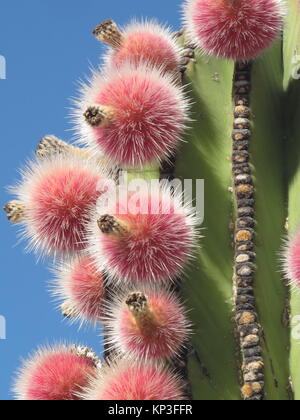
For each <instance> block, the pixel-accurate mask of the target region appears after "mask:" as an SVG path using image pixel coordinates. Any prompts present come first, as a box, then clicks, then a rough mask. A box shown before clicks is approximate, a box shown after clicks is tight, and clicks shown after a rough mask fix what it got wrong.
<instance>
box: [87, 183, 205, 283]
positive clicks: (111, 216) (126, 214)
mask: <svg viewBox="0 0 300 420" xmlns="http://www.w3.org/2000/svg"><path fill="white" fill-rule="evenodd" d="M120 197H121V196H120ZM136 200H137V201H136ZM135 203H136V204H137V205H136V206H135ZM115 204H116V205H115ZM196 225H197V217H196V213H195V211H194V209H193V208H192V207H191V206H189V205H183V204H182V196H181V194H177V193H175V194H174V196H172V195H171V194H170V192H169V191H167V190H165V189H164V188H163V189H155V188H154V189H151V191H145V190H143V191H141V193H140V194H139V195H138V198H137V197H136V196H135V195H130V194H129V197H128V200H127V199H126V198H124V197H121V198H119V199H117V202H116V203H114V204H112V208H111V210H110V207H109V206H108V207H107V206H106V205H105V206H103V207H102V206H101V203H99V204H98V206H97V209H96V213H95V214H94V216H93V218H92V221H91V223H90V225H89V235H88V242H89V246H88V251H89V253H90V255H91V256H92V258H93V259H94V260H95V261H96V263H97V268H98V270H100V271H101V270H105V271H106V273H107V275H108V280H110V281H112V282H120V281H122V282H129V283H132V282H136V283H137V284H143V283H144V284H145V283H146V284H147V283H150V284H157V283H165V284H167V285H168V284H170V281H172V280H175V279H176V277H178V276H179V275H181V274H182V272H183V270H184V268H185V266H186V264H187V262H188V261H189V259H190V257H191V256H192V254H193V251H194V247H195V246H196V239H197V234H198V230H197V229H196Z"/></svg>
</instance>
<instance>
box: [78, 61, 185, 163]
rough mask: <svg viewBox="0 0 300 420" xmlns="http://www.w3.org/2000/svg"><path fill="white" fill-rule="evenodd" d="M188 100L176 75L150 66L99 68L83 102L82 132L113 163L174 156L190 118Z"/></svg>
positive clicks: (81, 111)
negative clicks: (102, 73)
mask: <svg viewBox="0 0 300 420" xmlns="http://www.w3.org/2000/svg"><path fill="white" fill-rule="evenodd" d="M187 109H188V101H187V100H186V98H185V96H184V94H183V90H182V88H181V87H178V86H177V85H176V84H175V82H174V80H173V77H171V76H170V75H165V74H163V72H162V71H161V70H158V69H155V68H153V67H151V66H149V65H145V64H141V65H139V66H133V65H124V66H122V68H121V69H119V70H117V69H114V70H113V69H110V71H109V72H107V74H106V75H105V76H102V75H101V74H99V73H98V72H96V73H95V74H94V76H93V78H92V81H91V83H90V86H85V87H84V88H83V92H82V95H81V98H80V100H79V101H78V110H77V111H76V113H75V114H76V115H77V118H76V119H77V128H78V134H79V136H80V137H81V138H82V139H83V141H84V142H85V143H86V144H87V145H89V146H90V147H91V148H92V149H93V150H94V153H95V154H96V155H97V154H98V153H103V155H104V156H105V158H107V159H108V160H109V161H110V162H112V164H117V165H120V166H123V167H124V166H125V167H131V166H142V165H145V164H151V163H154V162H157V161H159V160H163V159H167V158H169V157H170V156H171V155H172V154H173V153H174V151H175V150H176V149H177V147H178V145H179V143H180V140H181V134H182V132H183V129H184V127H185V122H186V121H187Z"/></svg>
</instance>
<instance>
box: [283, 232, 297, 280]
mask: <svg viewBox="0 0 300 420" xmlns="http://www.w3.org/2000/svg"><path fill="white" fill-rule="evenodd" d="M283 262H284V270H285V273H286V277H287V278H288V280H289V281H290V282H291V284H295V285H296V286H297V287H298V288H300V231H298V232H297V234H296V235H295V236H294V237H293V238H292V239H291V240H290V241H289V242H288V244H287V247H286V250H285V253H284V260H283Z"/></svg>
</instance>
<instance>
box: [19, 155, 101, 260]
mask: <svg viewBox="0 0 300 420" xmlns="http://www.w3.org/2000/svg"><path fill="white" fill-rule="evenodd" d="M22 175H23V176H22V178H23V179H22V181H21V183H20V184H19V185H18V186H17V187H16V188H15V189H14V191H15V193H16V195H17V197H18V199H19V200H20V201H21V202H22V203H23V204H24V206H25V209H26V212H25V217H24V220H23V221H22V222H23V226H24V236H25V237H27V238H28V239H29V248H30V249H33V250H35V251H37V252H41V253H43V254H47V255H54V256H56V255H64V256H65V255H70V254H73V253H75V252H78V251H81V250H82V249H83V248H84V234H85V224H86V222H87V221H88V220H89V213H90V211H91V209H92V208H93V207H94V206H95V205H96V202H97V199H98V197H99V196H100V195H101V193H102V191H101V190H100V189H99V185H101V184H100V183H101V182H102V181H103V179H104V175H103V172H102V171H101V170H100V168H99V166H98V165H97V164H96V163H93V162H92V161H88V160H86V161H84V160H82V159H79V158H78V159H77V158H75V157H74V156H70V157H61V156H55V157H53V158H50V159H45V160H42V161H36V162H31V163H30V164H29V166H28V167H27V168H26V169H25V170H24V171H23V173H22Z"/></svg>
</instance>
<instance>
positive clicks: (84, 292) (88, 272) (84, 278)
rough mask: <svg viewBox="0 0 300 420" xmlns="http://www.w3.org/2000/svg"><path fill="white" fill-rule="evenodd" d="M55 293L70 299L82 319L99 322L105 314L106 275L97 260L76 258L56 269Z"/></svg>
mask: <svg viewBox="0 0 300 420" xmlns="http://www.w3.org/2000/svg"><path fill="white" fill-rule="evenodd" d="M55 283H56V284H55V287H54V294H56V295H58V296H59V298H61V299H62V300H63V301H68V302H69V304H70V306H71V308H72V309H73V310H74V311H75V313H76V317H77V318H79V319H80V320H81V321H89V322H93V323H97V322H99V321H100V318H101V316H102V315H103V299H104V277H103V275H102V274H101V273H99V272H98V270H97V268H96V266H95V262H94V261H93V260H92V259H91V258H89V257H87V256H82V257H79V258H76V259H75V260H73V261H72V262H71V263H65V264H63V265H62V266H61V267H60V268H59V269H58V270H56V282H55Z"/></svg>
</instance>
